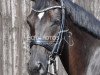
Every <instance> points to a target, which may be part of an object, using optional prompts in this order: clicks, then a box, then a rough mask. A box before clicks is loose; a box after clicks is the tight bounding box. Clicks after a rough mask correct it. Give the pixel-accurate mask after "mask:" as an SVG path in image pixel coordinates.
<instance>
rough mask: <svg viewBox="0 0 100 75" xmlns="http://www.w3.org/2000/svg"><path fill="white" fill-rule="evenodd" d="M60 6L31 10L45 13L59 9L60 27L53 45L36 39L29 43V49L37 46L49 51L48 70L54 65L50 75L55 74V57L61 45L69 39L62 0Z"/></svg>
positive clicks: (60, 49) (58, 53)
mask: <svg viewBox="0 0 100 75" xmlns="http://www.w3.org/2000/svg"><path fill="white" fill-rule="evenodd" d="M60 3H61V6H52V7H48V8H45V9H43V10H35V9H34V8H33V11H35V12H38V13H41V12H46V11H48V10H51V9H61V25H60V31H59V32H58V35H57V38H56V40H55V41H54V42H53V43H49V41H48V40H45V39H43V38H37V39H32V40H31V42H30V48H31V47H32V46H33V45H39V46H42V47H44V48H45V49H47V50H49V51H50V52H51V54H50V56H49V61H48V69H49V66H50V65H52V64H53V65H54V73H52V74H56V73H57V72H56V70H55V64H56V60H55V58H56V56H59V55H60V54H61V52H62V50H63V45H64V44H65V43H66V42H67V44H68V41H69V40H68V39H69V37H68V36H69V35H70V32H69V29H68V26H67V27H66V26H65V7H64V2H63V0H60Z"/></svg>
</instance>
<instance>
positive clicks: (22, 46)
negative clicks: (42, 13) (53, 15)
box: [0, 0, 31, 75]
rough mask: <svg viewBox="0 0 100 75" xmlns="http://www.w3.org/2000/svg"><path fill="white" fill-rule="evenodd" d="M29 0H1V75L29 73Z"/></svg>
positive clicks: (23, 74) (26, 74) (25, 74)
mask: <svg viewBox="0 0 100 75" xmlns="http://www.w3.org/2000/svg"><path fill="white" fill-rule="evenodd" d="M30 11H31V2H30V1H29V0H0V75H28V73H27V70H26V64H27V62H28V59H29V54H28V53H29V47H28V44H27V43H28V38H29V28H28V25H27V23H26V17H27V15H29V13H30Z"/></svg>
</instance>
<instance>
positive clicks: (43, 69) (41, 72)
mask: <svg viewBox="0 0 100 75" xmlns="http://www.w3.org/2000/svg"><path fill="white" fill-rule="evenodd" d="M29 75H48V74H47V66H43V65H42V64H40V65H39V67H38V68H34V69H29Z"/></svg>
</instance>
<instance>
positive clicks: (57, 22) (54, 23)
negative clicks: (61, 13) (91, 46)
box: [51, 20, 61, 27]
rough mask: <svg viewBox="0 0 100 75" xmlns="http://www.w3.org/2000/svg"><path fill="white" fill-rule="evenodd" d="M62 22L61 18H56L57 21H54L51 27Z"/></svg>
mask: <svg viewBox="0 0 100 75" xmlns="http://www.w3.org/2000/svg"><path fill="white" fill-rule="evenodd" d="M60 24H61V23H60V20H55V21H53V23H52V25H51V27H52V26H54V25H57V26H59V25H60Z"/></svg>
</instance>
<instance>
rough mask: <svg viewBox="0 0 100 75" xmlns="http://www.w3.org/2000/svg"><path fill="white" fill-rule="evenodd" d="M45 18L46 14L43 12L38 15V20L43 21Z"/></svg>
mask: <svg viewBox="0 0 100 75" xmlns="http://www.w3.org/2000/svg"><path fill="white" fill-rule="evenodd" d="M43 16H44V12H41V13H39V14H38V18H39V19H40V20H41V19H42V17H43Z"/></svg>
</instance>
